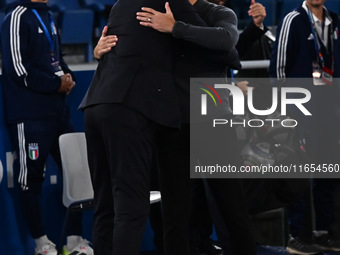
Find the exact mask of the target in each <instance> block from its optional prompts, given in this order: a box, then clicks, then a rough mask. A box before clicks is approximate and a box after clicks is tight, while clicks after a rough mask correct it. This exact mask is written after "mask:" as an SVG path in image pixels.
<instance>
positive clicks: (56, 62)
mask: <svg viewBox="0 0 340 255" xmlns="http://www.w3.org/2000/svg"><path fill="white" fill-rule="evenodd" d="M32 12H33V13H34V14H35V16H36V17H37V19H38V21H39V23H40V25H41V26H42V28H43V30H44V34H45V36H46V39H47V41H48V44H49V46H50V55H51V66H52V68H53V71H54V73H55V75H58V76H63V75H64V72H63V70H62V68H61V66H60V62H59V59H58V58H57V59H56V55H55V42H54V39H53V35H54V34H56V33H57V32H56V28H55V25H54V22H53V19H52V17H51V15H50V14H49V15H48V18H49V21H50V26H51V34H50V32H49V31H48V29H47V27H46V25H45V23H44V22H43V21H42V19H41V17H40V15H39V13H38V12H37V10H35V9H32Z"/></svg>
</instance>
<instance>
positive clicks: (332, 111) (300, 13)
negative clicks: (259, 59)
mask: <svg viewBox="0 0 340 255" xmlns="http://www.w3.org/2000/svg"><path fill="white" fill-rule="evenodd" d="M324 2H325V1H324V0H306V1H304V2H302V4H301V5H300V6H299V7H298V8H297V9H295V10H294V11H292V12H290V13H289V14H287V15H286V16H285V18H284V19H283V21H282V23H281V24H280V26H279V27H278V32H277V36H276V39H277V40H276V43H275V46H274V50H273V53H272V57H271V60H270V75H271V77H274V78H277V79H278V80H281V81H285V80H286V79H287V78H309V80H308V81H306V80H304V81H303V82H299V83H298V84H295V85H297V86H296V87H303V88H305V89H307V90H309V91H310V92H311V99H310V101H309V102H308V103H306V104H305V107H306V108H307V109H308V110H309V111H310V112H311V114H312V116H305V115H303V114H302V113H301V112H300V111H299V110H298V109H297V108H293V107H292V108H288V110H289V112H288V115H289V116H291V117H293V118H295V119H296V120H297V121H298V123H299V124H298V126H297V133H298V134H299V140H300V144H301V146H302V147H303V148H304V149H305V151H306V153H307V157H305V160H306V159H307V162H306V163H316V164H321V163H326V164H329V163H338V161H339V160H338V158H339V156H338V155H339V144H338V141H339V116H338V113H337V112H338V109H339V104H338V101H339V84H338V79H336V78H339V75H340V74H339V72H340V62H339V61H340V52H339V50H340V47H339V46H340V44H339V43H340V41H339V25H340V24H339V19H338V16H337V15H336V14H335V13H332V12H331V11H329V10H327V9H326V8H325V7H324ZM286 81H292V80H291V79H290V80H286ZM295 81H296V80H295ZM294 83H295V82H294ZM286 84H288V83H287V82H286ZM285 86H289V85H285ZM292 96H294V95H292ZM313 192H314V194H313V195H314V203H315V212H316V228H317V229H318V230H328V231H329V234H328V235H327V236H323V237H322V238H317V239H316V242H317V243H318V245H319V246H318V247H315V246H313V245H311V238H312V230H313V227H312V214H311V211H312V210H311V200H310V199H304V201H300V203H299V204H295V205H293V206H292V208H291V209H292V210H291V211H292V212H294V213H293V214H291V217H290V221H291V234H292V235H293V236H294V237H295V239H291V240H290V242H289V243H288V248H287V250H288V251H289V252H291V253H296V254H302V253H303V252H305V253H309V254H314V253H316V252H318V251H319V250H320V249H319V248H320V247H322V249H323V250H330V249H333V250H334V249H337V250H340V245H339V243H340V242H339V241H336V240H339V236H338V235H339V233H337V232H339V231H338V230H336V229H337V228H336V227H335V228H334V226H333V229H335V230H336V231H332V227H330V226H331V223H332V221H333V220H332V217H339V214H338V212H336V211H337V210H339V209H336V208H334V205H335V204H336V202H334V201H333V199H332V198H333V197H334V199H338V197H339V196H336V195H334V194H335V193H338V192H339V181H336V180H334V179H333V180H329V179H327V180H324V179H323V180H320V179H315V180H313ZM326 194H327V195H326ZM308 201H309V202H308ZM326 201H329V202H327V203H326ZM332 201H333V202H332ZM308 204H309V207H310V208H309V209H306V208H308ZM306 212H307V213H306ZM306 215H309V216H308V217H307V216H306ZM329 215H331V216H332V217H329ZM307 218H308V219H309V223H308V224H306V223H303V222H306V219H307ZM313 252H314V253H313ZM305 253H304V254H305Z"/></svg>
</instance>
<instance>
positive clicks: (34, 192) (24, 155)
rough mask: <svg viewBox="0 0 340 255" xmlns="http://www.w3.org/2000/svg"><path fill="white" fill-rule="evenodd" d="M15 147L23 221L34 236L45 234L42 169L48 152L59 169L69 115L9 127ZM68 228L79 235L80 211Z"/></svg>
mask: <svg viewBox="0 0 340 255" xmlns="http://www.w3.org/2000/svg"><path fill="white" fill-rule="evenodd" d="M9 131H10V135H11V139H12V142H13V145H14V149H15V150H16V151H17V152H18V155H19V159H20V160H19V162H20V164H19V166H20V173H19V184H20V185H21V191H22V192H21V204H22V210H23V213H24V217H25V221H26V223H27V227H28V229H29V232H30V234H31V236H32V237H33V238H39V237H41V236H43V235H45V234H46V232H45V229H44V226H43V220H42V211H43V208H42V206H41V203H42V201H41V192H42V183H43V181H44V168H45V163H46V160H47V158H48V156H49V155H51V156H52V157H53V159H54V161H55V162H56V163H57V165H58V167H59V169H61V159H60V151H59V143H58V139H59V136H60V135H62V134H64V133H70V132H74V129H73V126H72V124H71V120H70V116H69V115H68V114H65V115H64V116H62V117H60V118H45V119H42V120H40V119H37V120H25V121H24V122H22V123H18V124H11V125H10V126H9ZM71 217H72V218H71V220H70V224H69V226H68V229H67V234H68V235H81V220H82V219H81V214H80V213H74V214H72V215H71Z"/></svg>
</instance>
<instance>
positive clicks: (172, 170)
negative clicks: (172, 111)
mask: <svg viewBox="0 0 340 255" xmlns="http://www.w3.org/2000/svg"><path fill="white" fill-rule="evenodd" d="M188 134H189V126H182V130H181V131H180V132H178V130H172V129H167V128H159V129H158V132H157V152H158V154H157V156H158V160H159V177H160V184H161V193H162V208H163V230H164V251H165V254H166V255H174V254H176V255H188V254H190V244H189V238H190V231H189V220H190V184H189V181H190V178H189V173H190V172H189V167H190V164H189V163H190V162H189V158H190V154H189V152H190V151H189V139H188V138H189V135H188Z"/></svg>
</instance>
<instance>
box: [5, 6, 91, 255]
mask: <svg viewBox="0 0 340 255" xmlns="http://www.w3.org/2000/svg"><path fill="white" fill-rule="evenodd" d="M1 54H2V57H3V59H2V60H3V61H2V74H3V91H4V103H5V113H6V120H7V123H8V126H9V131H10V134H11V136H12V137H11V138H12V140H13V145H14V147H15V150H16V151H17V153H18V157H19V162H20V163H19V165H20V173H19V180H18V182H19V184H20V186H21V201H22V209H23V212H24V216H25V220H26V223H27V226H28V229H29V232H30V234H31V236H32V237H33V238H34V239H35V242H36V247H35V252H36V254H48V255H56V254H57V251H56V249H55V245H54V244H53V243H52V242H51V241H50V240H49V239H48V237H47V236H46V232H45V229H44V226H43V222H42V209H43V208H42V207H41V201H40V197H41V192H42V183H43V180H44V168H45V163H46V159H47V157H48V155H49V154H51V155H52V157H53V158H54V160H55V161H56V163H57V164H58V166H59V168H60V169H61V159H60V152H59V146H58V138H59V136H60V135H61V134H64V133H68V132H73V131H74V129H73V126H72V124H71V118H70V114H69V109H68V106H67V105H66V102H65V97H66V95H68V94H69V93H70V92H71V90H72V88H73V87H74V85H75V82H74V78H73V74H72V72H71V70H70V69H69V68H68V66H67V65H66V63H65V62H64V60H63V58H62V54H61V49H60V44H59V35H58V33H57V29H56V27H55V26H54V22H53V19H52V14H51V13H50V12H49V7H48V6H47V0H32V1H29V0H20V1H16V2H14V3H12V4H10V5H9V6H8V14H7V15H6V18H5V20H4V21H3V23H2V27H1ZM73 216H74V219H72V220H71V221H70V222H71V223H72V226H70V231H68V237H67V245H66V247H64V251H65V252H79V250H80V249H81V248H82V252H83V253H84V254H93V251H92V248H90V246H89V244H88V242H87V241H86V240H84V239H82V238H81V217H79V215H73Z"/></svg>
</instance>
